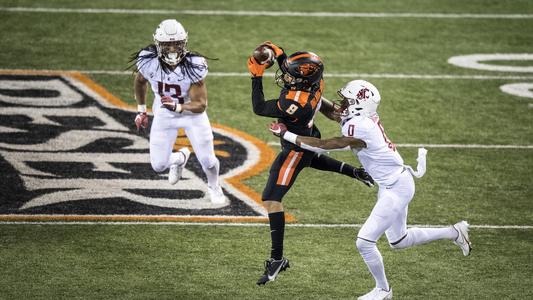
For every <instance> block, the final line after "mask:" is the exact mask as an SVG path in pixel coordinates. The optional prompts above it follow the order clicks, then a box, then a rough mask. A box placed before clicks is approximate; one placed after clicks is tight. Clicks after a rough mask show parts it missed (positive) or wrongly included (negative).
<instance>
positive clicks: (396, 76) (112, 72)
mask: <svg viewBox="0 0 533 300" xmlns="http://www.w3.org/2000/svg"><path fill="white" fill-rule="evenodd" d="M4 71H5V72H15V71H16V72H42V74H46V73H52V74H56V73H61V72H63V73H83V74H94V75H133V72H132V71H117V70H40V69H28V70H20V69H19V70H12V69H0V72H4ZM21 74H22V73H21ZM209 75H210V76H213V77H250V73H248V72H209ZM264 77H274V73H271V72H266V73H265V74H264ZM324 77H331V78H353V77H365V78H385V79H472V80H500V79H503V80H533V75H532V76H529V75H522V76H521V75H507V76H506V75H501V76H498V75H443V74H440V75H439V74H437V75H424V74H388V73H381V74H380V73H376V74H367V73H324Z"/></svg>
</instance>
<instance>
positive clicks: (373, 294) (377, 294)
mask: <svg viewBox="0 0 533 300" xmlns="http://www.w3.org/2000/svg"><path fill="white" fill-rule="evenodd" d="M390 299H392V288H389V290H388V291H386V290H384V289H381V288H375V289H373V290H371V291H370V292H368V293H366V294H364V295H363V296H361V297H359V298H357V300H390Z"/></svg>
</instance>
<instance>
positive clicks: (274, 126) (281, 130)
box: [268, 122, 287, 137]
mask: <svg viewBox="0 0 533 300" xmlns="http://www.w3.org/2000/svg"><path fill="white" fill-rule="evenodd" d="M268 129H269V130H270V132H272V134H274V135H275V136H277V137H283V135H284V134H285V132H287V126H285V124H283V123H278V122H272V123H271V124H270V126H269V127H268Z"/></svg>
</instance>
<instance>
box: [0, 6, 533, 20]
mask: <svg viewBox="0 0 533 300" xmlns="http://www.w3.org/2000/svg"><path fill="white" fill-rule="evenodd" d="M0 11H8V12H36V13H77V14H143V15H144V14H151V15H171V14H179V15H201V16H261V17H307V18H308V17H333V18H338V17H341V18H431V19H533V14H473V13H462V14H461V13H459V14H458V13H373V12H303V11H302V12H298V11H262V10H258V11H254V10H193V9H183V10H176V9H120V8H65V7H58V8H47V7H0Z"/></svg>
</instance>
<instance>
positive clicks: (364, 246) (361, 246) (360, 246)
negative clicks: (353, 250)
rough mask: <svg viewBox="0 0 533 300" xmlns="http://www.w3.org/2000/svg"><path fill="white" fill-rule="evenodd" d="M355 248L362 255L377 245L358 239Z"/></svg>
mask: <svg viewBox="0 0 533 300" xmlns="http://www.w3.org/2000/svg"><path fill="white" fill-rule="evenodd" d="M355 246H356V247H357V250H359V252H360V253H363V252H368V251H370V250H372V249H374V247H376V243H374V242H370V241H367V240H364V239H362V238H360V237H357V238H356V240H355Z"/></svg>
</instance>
